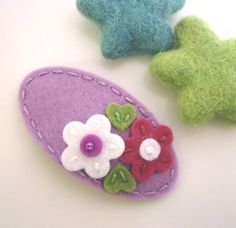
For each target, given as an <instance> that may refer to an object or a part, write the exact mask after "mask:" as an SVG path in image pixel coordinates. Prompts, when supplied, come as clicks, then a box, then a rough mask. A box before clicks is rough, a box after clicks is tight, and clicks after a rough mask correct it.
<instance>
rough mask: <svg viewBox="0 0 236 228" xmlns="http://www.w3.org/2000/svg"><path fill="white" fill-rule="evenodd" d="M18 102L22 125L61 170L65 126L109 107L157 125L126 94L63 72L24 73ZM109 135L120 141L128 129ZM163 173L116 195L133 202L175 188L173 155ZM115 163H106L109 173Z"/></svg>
mask: <svg viewBox="0 0 236 228" xmlns="http://www.w3.org/2000/svg"><path fill="white" fill-rule="evenodd" d="M19 101H20V107H21V111H22V114H23V117H24V120H25V122H26V125H27V127H28V129H29V131H30V132H31V134H32V135H33V137H34V138H35V139H36V141H37V143H39V145H40V146H41V147H42V148H43V150H44V151H45V152H46V154H47V155H48V156H49V157H50V158H51V159H52V160H54V161H55V162H56V163H58V164H59V165H60V166H62V164H61V162H60V157H61V154H62V152H63V151H64V150H65V148H66V147H67V145H66V143H65V141H64V140H63V137H62V133H63V129H64V128H65V126H66V125H67V124H68V123H69V122H71V121H80V122H83V123H85V122H86V121H87V120H88V119H89V117H91V116H92V115H94V114H102V115H104V114H105V113H106V107H107V105H108V104H110V103H118V104H125V103H127V102H128V103H131V104H132V105H134V106H135V108H136V110H137V118H139V119H140V118H147V119H148V120H149V121H150V122H151V123H152V125H153V126H156V125H157V124H158V123H157V120H156V118H155V117H154V116H153V114H152V113H151V112H150V111H148V110H147V108H145V106H144V105H143V104H142V103H140V102H139V101H138V100H137V99H136V98H134V97H133V96H132V95H131V94H129V93H128V92H126V91H125V90H123V89H122V88H120V87H119V86H117V85H115V84H114V83H112V82H110V81H107V80H105V79H103V78H102V77H99V76H97V75H94V74H91V73H88V72H85V71H82V70H78V69H74V68H67V67H47V68H43V69H39V70H36V71H34V72H32V73H30V74H29V75H28V76H27V77H26V79H25V80H24V81H23V83H22V85H21V88H20V93H19ZM111 132H112V133H115V134H118V135H119V136H121V137H122V138H123V139H126V138H128V137H129V134H130V132H129V129H127V130H125V131H123V132H121V131H119V130H117V129H115V128H112V129H111ZM171 150H172V153H173V159H174V161H173V163H172V166H171V168H170V170H169V171H168V172H165V173H155V175H153V176H152V177H151V178H150V179H149V180H148V181H146V182H145V183H139V184H138V185H137V187H136V189H135V190H134V191H133V192H131V193H126V192H119V193H118V195H122V196H128V197H130V198H134V199H148V198H158V197H160V196H161V195H163V194H164V193H166V192H168V191H169V190H170V189H171V188H172V187H173V184H174V183H175V180H176V177H177V173H178V167H177V161H176V158H175V156H174V151H173V149H171ZM117 162H119V159H117V160H113V161H111V167H112V168H113V167H114V166H115V165H116V164H117ZM70 174H72V175H74V176H75V177H77V178H78V179H81V180H84V181H86V182H88V183H90V184H92V185H94V186H95V187H98V188H99V189H101V190H103V191H104V188H103V182H102V181H103V179H92V178H89V177H88V176H87V175H86V173H85V172H84V171H78V172H73V173H70Z"/></svg>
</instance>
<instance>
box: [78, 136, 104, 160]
mask: <svg viewBox="0 0 236 228" xmlns="http://www.w3.org/2000/svg"><path fill="white" fill-rule="evenodd" d="M80 151H81V152H82V153H83V154H84V155H85V156H87V157H96V156H97V155H99V154H100V152H101V151H102V140H101V139H100V138H99V137H98V136H97V135H86V136H85V137H84V138H83V139H82V140H81V142H80Z"/></svg>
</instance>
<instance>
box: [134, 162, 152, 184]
mask: <svg viewBox="0 0 236 228" xmlns="http://www.w3.org/2000/svg"><path fill="white" fill-rule="evenodd" d="M131 172H132V174H133V175H134V177H135V179H136V180H137V181H139V182H143V181H146V180H147V179H149V178H150V177H151V176H152V175H153V174H154V172H155V167H154V166H153V164H152V163H151V162H146V161H144V160H136V162H135V163H133V165H132V169H131Z"/></svg>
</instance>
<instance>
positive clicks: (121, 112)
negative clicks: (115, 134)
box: [106, 103, 136, 131]
mask: <svg viewBox="0 0 236 228" xmlns="http://www.w3.org/2000/svg"><path fill="white" fill-rule="evenodd" d="M106 115H107V117H108V118H109V120H110V121H111V124H112V125H113V127H115V128H117V129H119V130H121V131H124V130H125V129H127V128H129V127H130V125H131V124H132V122H133V121H134V120H135V118H136V109H135V107H134V106H133V105H132V104H129V103H128V104H124V105H119V104H115V103H111V104H109V105H108V106H107V109H106Z"/></svg>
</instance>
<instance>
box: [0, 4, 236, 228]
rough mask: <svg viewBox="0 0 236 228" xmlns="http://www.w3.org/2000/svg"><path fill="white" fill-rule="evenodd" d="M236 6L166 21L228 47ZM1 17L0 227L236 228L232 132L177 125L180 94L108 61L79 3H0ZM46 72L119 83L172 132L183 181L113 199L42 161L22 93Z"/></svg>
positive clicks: (194, 10) (140, 68) (144, 61)
mask: <svg viewBox="0 0 236 228" xmlns="http://www.w3.org/2000/svg"><path fill="white" fill-rule="evenodd" d="M235 7H236V5H235V1H234V0H223V1H212V0H187V4H186V6H185V8H184V9H183V10H182V11H181V12H180V13H178V14H177V15H174V16H173V17H172V18H171V20H170V21H171V24H172V25H173V26H174V24H175V23H176V21H177V20H178V19H179V18H181V17H182V16H184V15H189V14H194V15H199V16H201V17H203V18H204V19H205V20H207V21H208V22H209V24H210V26H211V27H212V28H213V29H214V30H215V31H216V32H217V33H218V34H219V35H220V36H221V37H222V38H230V37H236V27H235V21H236V14H235ZM0 15H1V16H0V35H1V36H0V115H1V118H0V148H1V149H0V163H1V164H0V181H1V185H0V227H3V228H8V227H36V228H38V227H40V228H41V227H42V228H44V227H50V228H51V227H53V228H54V227H57V228H68V227H72V228H73V227H81V228H94V227H103V228H107V227H109V228H121V227H123V228H125V227H127V228H149V227H150V228H151V227H155V228H178V227H179V228H185V227H186V228H201V227H203V228H205V227H206V228H211V227H213V228H221V227H224V228H235V227H236V126H233V125H227V124H225V123H219V122H217V121H213V122H211V123H210V124H208V125H204V126H199V127H193V126H188V125H186V124H184V123H183V122H181V121H180V119H179V118H178V115H177V108H176V95H175V93H174V92H173V91H172V90H170V89H168V88H164V87H163V86H161V85H160V84H159V83H158V81H156V80H154V79H153V78H152V77H151V76H150V74H149V72H148V65H149V62H150V57H148V56H139V57H137V56H136V57H129V58H123V59H120V60H117V61H107V60H105V59H104V58H103V57H102V55H101V53H100V50H99V44H100V32H99V30H98V29H97V27H96V26H95V25H94V24H92V23H91V22H89V21H88V20H86V19H85V18H83V17H82V16H81V15H80V14H79V13H78V12H77V10H76V7H75V1H74V0H70V1H68V0H50V1H49V0H40V1H39V0H38V1H36V0H21V1H19V0H0ZM49 65H64V66H70V67H78V68H81V69H84V70H88V71H91V72H94V73H97V74H99V75H101V76H104V77H105V78H107V79H110V80H111V81H113V82H116V83H118V84H119V85H121V86H122V87H123V88H125V89H126V90H128V91H129V92H131V93H132V94H133V95H134V96H136V97H137V98H138V99H140V101H141V102H143V103H144V104H145V105H146V106H147V107H148V108H149V109H150V110H151V111H152V112H153V113H154V114H155V115H156V116H157V118H158V119H159V121H161V122H162V123H164V124H168V125H169V126H171V127H172V128H173V130H174V132H175V135H176V138H175V142H174V146H175V149H176V152H177V157H178V160H179V166H180V173H179V178H178V181H177V184H176V186H175V188H174V189H173V191H172V192H170V193H169V194H167V195H166V196H165V197H164V198H162V199H161V200H154V201H149V202H138V201H130V200H127V199H124V198H118V197H113V196H110V195H108V194H105V193H102V192H99V191H97V190H96V189H93V188H91V187H90V186H88V185H87V184H85V183H81V182H80V181H77V180H76V179H75V178H74V177H72V176H70V175H68V174H67V173H66V172H64V171H63V170H62V169H61V168H60V167H58V166H57V165H55V164H54V163H53V162H52V161H50V160H49V159H48V157H47V156H45V154H44V153H43V152H42V151H41V148H39V146H38V145H36V144H35V143H34V141H33V140H32V137H31V136H30V135H29V134H28V131H27V130H26V128H25V125H24V123H23V120H22V118H21V114H20V112H19V108H18V102H17V93H18V88H19V85H20V83H21V81H22V80H23V78H24V76H25V75H26V74H28V73H29V72H31V71H32V70H34V69H35V68H40V67H44V66H49Z"/></svg>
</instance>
